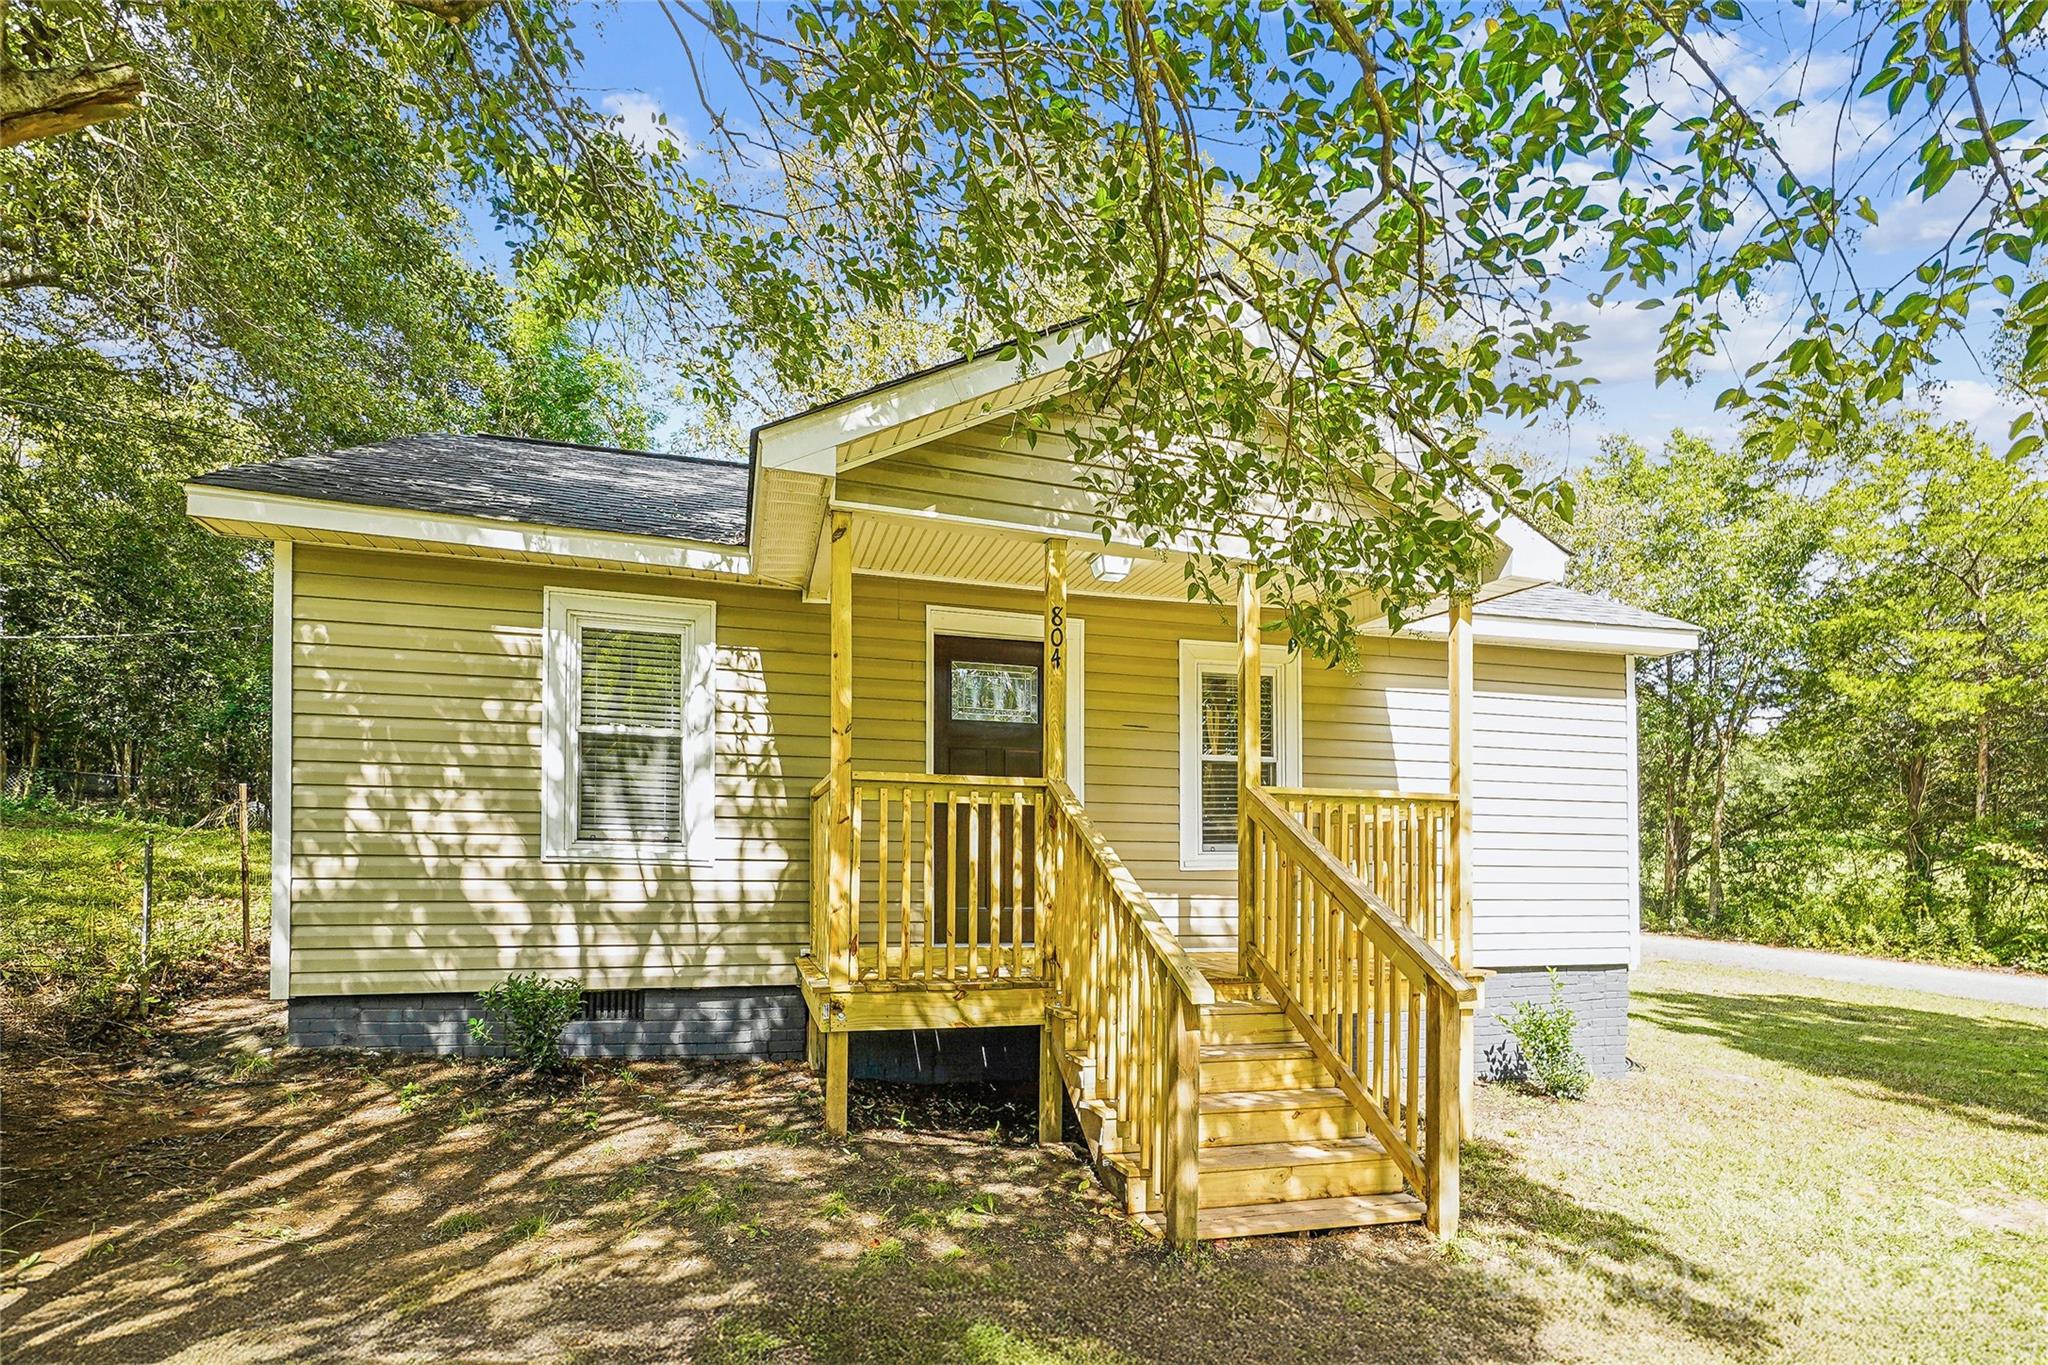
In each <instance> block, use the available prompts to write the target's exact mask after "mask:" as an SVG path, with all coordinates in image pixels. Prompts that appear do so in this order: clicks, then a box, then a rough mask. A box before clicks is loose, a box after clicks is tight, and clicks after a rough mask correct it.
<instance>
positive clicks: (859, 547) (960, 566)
mask: <svg viewBox="0 0 2048 1365" xmlns="http://www.w3.org/2000/svg"><path fill="white" fill-rule="evenodd" d="M1049 534H1056V533H1054V532H1048V531H1045V530H1038V529H1031V528H1022V527H1019V528H1016V529H1009V528H999V527H990V526H978V525H965V524H962V523H960V522H957V521H952V520H947V519H942V518H939V517H931V516H919V515H916V514H890V513H880V512H867V511H863V512H857V513H855V515H854V518H853V556H854V571H855V572H856V573H864V574H880V575H887V576H889V577H899V578H918V579H923V580H926V581H928V582H951V583H973V584H977V585H987V586H993V587H1006V588H1019V589H1025V590H1029V591H1032V592H1036V591H1039V590H1041V589H1043V588H1044V586H1045V539H1046V537H1047V535H1049ZM1069 545H1070V547H1071V548H1070V550H1069V556H1070V558H1069V570H1068V590H1069V591H1070V592H1074V593H1078V594H1085V595H1089V596H1115V597H1136V598H1145V599H1152V600H1164V601H1173V602H1184V601H1186V600H1187V588H1186V587H1185V584H1186V581H1187V580H1186V578H1185V577H1184V576H1183V572H1182V568H1181V562H1182V557H1181V556H1179V555H1176V554H1162V553H1160V552H1158V551H1147V550H1140V549H1133V548H1124V547H1114V548H1110V549H1105V548H1104V547H1103V545H1102V543H1101V542H1100V541H1099V540H1096V539H1092V538H1086V537H1070V538H1069ZM1097 554H1114V555H1120V556H1122V557H1123V558H1125V559H1128V560H1129V561H1130V571H1129V573H1128V574H1127V575H1126V576H1125V577H1124V578H1123V579H1122V581H1121V582H1114V583H1112V582H1109V581H1107V580H1105V579H1103V578H1102V577H1100V576H1098V574H1097V573H1096V571H1095V556H1096V555H1097Z"/></svg>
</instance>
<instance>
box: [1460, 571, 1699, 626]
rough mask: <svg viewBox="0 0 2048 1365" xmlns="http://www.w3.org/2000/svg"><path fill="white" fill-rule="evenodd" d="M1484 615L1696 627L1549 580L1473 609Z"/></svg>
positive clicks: (1592, 622)
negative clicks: (1541, 584) (1539, 585)
mask: <svg viewBox="0 0 2048 1365" xmlns="http://www.w3.org/2000/svg"><path fill="white" fill-rule="evenodd" d="M1473 610H1474V611H1476V612H1477V613H1478V614H1480V615H1482V616H1512V617H1515V618H1517V619H1520V620H1527V621H1573V622H1578V623H1581V624H1584V625H1593V626H1639V627H1647V628H1649V629H1653V630H1696V629H1698V627H1696V626H1693V625H1691V624H1689V623H1687V622H1685V621H1681V620H1679V619H1678V618H1677V617H1675V616H1664V615H1660V614H1659V613H1657V612H1654V611H1645V610H1643V608H1641V607H1632V606H1630V605H1628V603H1626V602H1617V601H1615V600H1614V599H1613V598H1611V597H1598V596H1595V595H1594V594H1592V593H1589V592H1579V591H1578V590H1576V589H1574V588H1566V587H1560V586H1558V585H1557V584H1555V583H1547V584H1545V585H1543V586H1542V587H1539V588H1524V589H1522V590H1521V591H1520V592H1511V593H1508V594H1507V595H1505V596H1503V597H1496V598H1494V599H1492V600H1491V601H1487V602H1481V603H1479V604H1478V606H1476V607H1475V608H1473Z"/></svg>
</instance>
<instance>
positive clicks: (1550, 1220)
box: [1461, 1140, 1774, 1350]
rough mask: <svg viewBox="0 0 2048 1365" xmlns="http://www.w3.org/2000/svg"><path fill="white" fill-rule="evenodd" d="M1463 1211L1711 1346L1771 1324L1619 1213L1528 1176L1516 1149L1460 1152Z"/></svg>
mask: <svg viewBox="0 0 2048 1365" xmlns="http://www.w3.org/2000/svg"><path fill="white" fill-rule="evenodd" d="M1461 1161H1462V1166H1463V1176H1464V1200H1463V1206H1464V1207H1463V1217H1464V1219H1465V1226H1466V1227H1467V1228H1470V1229H1475V1230H1476V1229H1483V1230H1484V1233H1485V1235H1486V1236H1487V1238H1488V1239H1489V1240H1492V1241H1496V1242H1504V1243H1506V1244H1508V1245H1509V1246H1510V1247H1512V1248H1514V1249H1515V1250H1516V1251H1518V1252H1520V1253H1523V1254H1524V1255H1526V1254H1527V1253H1530V1252H1536V1253H1540V1254H1541V1255H1542V1256H1544V1257H1547V1258H1552V1259H1555V1260H1558V1261H1561V1262H1564V1263H1566V1264H1568V1265H1570V1266H1572V1267H1574V1268H1575V1269H1577V1270H1578V1271H1579V1273H1581V1274H1583V1275H1585V1276H1587V1277H1588V1278H1590V1279H1591V1280H1592V1281H1593V1282H1594V1283H1596V1284H1597V1285H1599V1286H1600V1288H1601V1289H1602V1290H1603V1291H1604V1292H1605V1293H1606V1294H1607V1296H1608V1298H1609V1299H1610V1300H1612V1301H1613V1302H1615V1303H1618V1304H1626V1305H1635V1306H1639V1307H1645V1308H1648V1309H1649V1310H1650V1311H1652V1312H1654V1313H1656V1314H1657V1315H1658V1316H1660V1317H1663V1318H1665V1319H1667V1320H1669V1321H1670V1322H1672V1323H1673V1324H1675V1325H1676V1326H1678V1327H1679V1328H1681V1329H1682V1330H1684V1331H1685V1332H1686V1333H1687V1334H1688V1335H1690V1336H1693V1337H1695V1338H1697V1339H1699V1340H1700V1341H1703V1342H1708V1343H1711V1344H1713V1345H1716V1346H1723V1347H1729V1348H1741V1349H1745V1350H1754V1349H1759V1348H1762V1347H1767V1346H1769V1345H1771V1344H1773V1342H1774V1334H1773V1330H1772V1326H1771V1323H1770V1322H1769V1321H1768V1320H1767V1319H1766V1318H1764V1317H1761V1316H1759V1315H1758V1314H1757V1313H1755V1312H1752V1311H1750V1309H1749V1308H1747V1307H1745V1306H1743V1305H1742V1304H1741V1303H1740V1302H1738V1301H1737V1300H1736V1299H1735V1298H1734V1297H1732V1296H1731V1294H1730V1293H1729V1291H1728V1290H1727V1289H1726V1288H1725V1287H1724V1285H1723V1284H1722V1282H1721V1280H1720V1278H1719V1277H1718V1276H1717V1275H1716V1274H1715V1273H1714V1272H1713V1271H1712V1270H1711V1269H1709V1268H1707V1267H1705V1266H1702V1265H1698V1264H1696V1263H1694V1262H1693V1261H1691V1260H1689V1259H1687V1258H1686V1257H1684V1256H1680V1255H1678V1254H1677V1253H1676V1252H1674V1251H1672V1250H1671V1249H1670V1248H1669V1247H1667V1246H1666V1245H1665V1244H1664V1242H1663V1241H1662V1239H1660V1238H1659V1237H1658V1235H1657V1234H1656V1232H1655V1231H1653V1230H1652V1229H1651V1228H1650V1227H1648V1226H1647V1225H1645V1224H1642V1223H1639V1222H1637V1221H1636V1220H1634V1219H1633V1218H1630V1217H1628V1216H1626V1215H1625V1214H1621V1213H1616V1212H1614V1211H1612V1210H1609V1209H1597V1208H1588V1207H1587V1206H1586V1205H1584V1204H1581V1203H1579V1202H1578V1201H1577V1200H1576V1199H1574V1198H1572V1197H1571V1196H1570V1195H1568V1194H1566V1193H1565V1192H1563V1191H1562V1190H1559V1189H1557V1188H1555V1187H1554V1186H1551V1185H1546V1184H1544V1183H1543V1182H1541V1181H1539V1180H1534V1179H1531V1178H1530V1177H1529V1176H1528V1175H1527V1174H1526V1173H1525V1172H1524V1170H1523V1169H1522V1164H1521V1162H1520V1161H1519V1160H1518V1159H1517V1158H1516V1157H1515V1155H1514V1153H1512V1152H1511V1151H1509V1150H1508V1149H1507V1148H1505V1147H1503V1146H1500V1145H1499V1144H1497V1143H1493V1142H1488V1141H1484V1140H1476V1141H1472V1142H1468V1143H1466V1144H1465V1146H1464V1148H1463V1151H1462V1153H1461Z"/></svg>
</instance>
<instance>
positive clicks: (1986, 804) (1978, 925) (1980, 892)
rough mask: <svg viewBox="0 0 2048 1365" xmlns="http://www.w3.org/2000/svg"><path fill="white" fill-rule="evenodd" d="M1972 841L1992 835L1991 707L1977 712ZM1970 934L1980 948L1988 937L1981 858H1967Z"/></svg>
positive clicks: (1987, 892)
mask: <svg viewBox="0 0 2048 1365" xmlns="http://www.w3.org/2000/svg"><path fill="white" fill-rule="evenodd" d="M1971 814H1972V816H1973V829H1972V833H1973V834H1974V835H1975V836H1976V837H1975V839H1973V840H1972V842H1973V843H1974V844H1976V845H1978V846H1979V847H1981V846H1982V843H1983V841H1984V838H1985V836H1987V835H1988V834H1989V833H1990V832H1991V828H1990V827H1991V707H1990V706H1989V705H1986V706H1985V708H1984V709H1983V710H1982V711H1980V712H1978V713H1977V799H1976V801H1975V802H1974V803H1973V804H1972V807H1971ZM1970 932H1971V934H1972V936H1973V937H1975V938H1976V940H1977V942H1978V944H1979V945H1982V944H1983V943H1984V941H1985V940H1986V939H1987V938H1989V937H1990V934H1991V871H1990V869H1989V868H1987V867H1986V866H1985V865H1984V859H1983V856H1982V855H1981V854H1979V853H1976V852H1975V851H1974V850H1973V854H1972V857H1971V858H1970Z"/></svg>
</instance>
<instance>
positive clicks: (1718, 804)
mask: <svg viewBox="0 0 2048 1365" xmlns="http://www.w3.org/2000/svg"><path fill="white" fill-rule="evenodd" d="M1734 746H1735V737H1734V735H1733V734H1732V733H1731V732H1730V731H1729V730H1728V729H1727V728H1724V729H1723V730H1722V732H1721V735H1720V738H1719V740H1718V742H1717V743H1716V745H1715V748H1714V811H1713V814H1712V815H1711V816H1709V817H1708V820H1707V923H1709V924H1711V925H1715V926H1717V927H1718V926H1719V925H1720V923H1721V887H1722V881H1721V840H1722V834H1723V831H1724V830H1725V829H1726V828H1727V823H1728V756H1729V752H1730V751H1731V750H1732V749H1733V748H1734Z"/></svg>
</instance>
